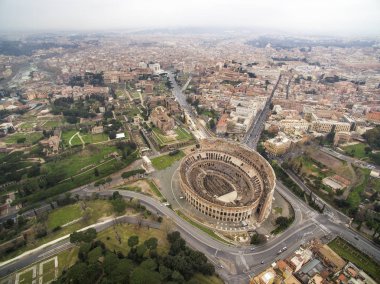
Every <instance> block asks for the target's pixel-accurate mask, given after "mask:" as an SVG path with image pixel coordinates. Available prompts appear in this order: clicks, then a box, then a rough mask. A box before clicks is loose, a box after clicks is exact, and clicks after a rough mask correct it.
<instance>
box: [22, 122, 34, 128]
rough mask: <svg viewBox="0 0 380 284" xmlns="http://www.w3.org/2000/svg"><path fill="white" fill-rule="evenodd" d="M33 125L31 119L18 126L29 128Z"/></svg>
mask: <svg viewBox="0 0 380 284" xmlns="http://www.w3.org/2000/svg"><path fill="white" fill-rule="evenodd" d="M34 125H35V122H33V121H30V122H29V121H28V122H24V123H23V124H21V125H20V128H21V129H30V128H33V127H34Z"/></svg>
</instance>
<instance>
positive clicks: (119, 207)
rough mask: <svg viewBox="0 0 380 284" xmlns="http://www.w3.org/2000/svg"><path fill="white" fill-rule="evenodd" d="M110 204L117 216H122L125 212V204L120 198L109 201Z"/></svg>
mask: <svg viewBox="0 0 380 284" xmlns="http://www.w3.org/2000/svg"><path fill="white" fill-rule="evenodd" d="M111 204H112V207H113V210H114V211H115V212H116V213H117V214H118V215H121V214H123V213H124V212H125V209H126V208H127V203H126V202H125V200H124V199H122V198H118V199H114V200H111Z"/></svg>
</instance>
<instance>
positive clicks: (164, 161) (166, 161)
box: [152, 151, 185, 170]
mask: <svg viewBox="0 0 380 284" xmlns="http://www.w3.org/2000/svg"><path fill="white" fill-rule="evenodd" d="M183 157H185V153H183V152H182V151H179V152H178V153H177V154H175V155H172V156H171V155H163V156H159V157H156V158H153V159H152V164H153V167H155V168H156V169H157V170H163V169H166V168H167V167H170V166H171V165H172V164H173V163H174V162H176V161H179V160H181V159H182V158H183Z"/></svg>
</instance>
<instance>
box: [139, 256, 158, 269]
mask: <svg viewBox="0 0 380 284" xmlns="http://www.w3.org/2000/svg"><path fill="white" fill-rule="evenodd" d="M140 267H141V268H144V269H148V270H151V271H155V270H156V269H157V262H156V261H155V260H154V259H151V258H148V259H147V260H144V261H143V262H141V264H140Z"/></svg>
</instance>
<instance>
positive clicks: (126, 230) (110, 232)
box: [98, 224, 169, 255]
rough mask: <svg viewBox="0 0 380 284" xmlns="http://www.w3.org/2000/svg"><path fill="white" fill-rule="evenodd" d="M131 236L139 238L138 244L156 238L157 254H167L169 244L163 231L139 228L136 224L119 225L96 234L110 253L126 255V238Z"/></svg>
mask: <svg viewBox="0 0 380 284" xmlns="http://www.w3.org/2000/svg"><path fill="white" fill-rule="evenodd" d="M133 235H138V236H139V242H140V243H143V242H144V241H145V240H147V239H149V238H152V237H154V238H157V240H158V247H157V249H158V253H159V254H163V253H167V252H168V250H169V243H168V241H167V239H166V233H165V232H164V231H163V230H159V229H152V228H147V227H141V226H139V225H136V224H120V225H116V226H115V227H110V228H108V229H106V230H104V231H102V232H100V233H98V240H101V241H102V242H104V243H105V244H106V246H107V248H108V249H110V250H111V251H113V250H115V251H121V252H122V253H123V254H124V255H127V254H128V252H129V250H130V247H129V246H128V238H129V237H130V236H133ZM119 240H120V241H119Z"/></svg>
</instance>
